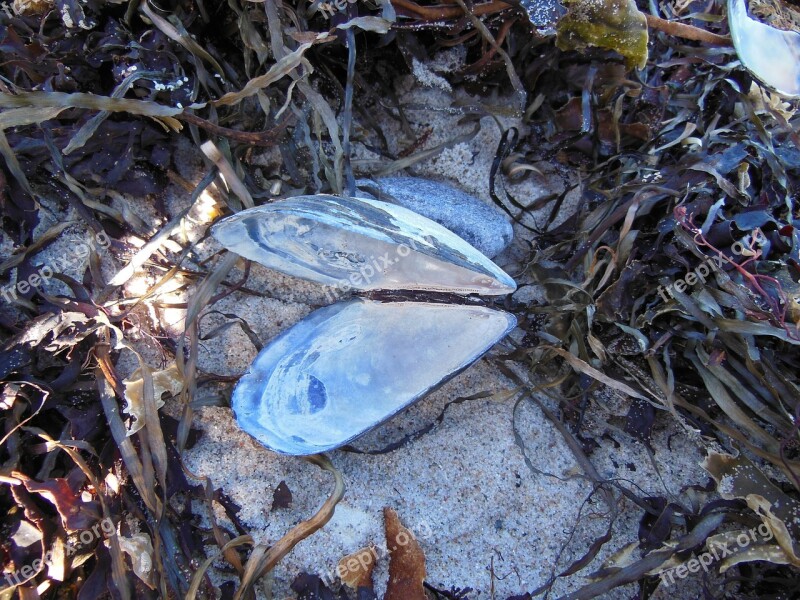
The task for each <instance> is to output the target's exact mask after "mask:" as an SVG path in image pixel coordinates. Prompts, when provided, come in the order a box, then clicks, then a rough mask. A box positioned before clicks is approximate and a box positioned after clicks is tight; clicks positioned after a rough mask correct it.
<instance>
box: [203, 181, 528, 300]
mask: <svg viewBox="0 0 800 600" xmlns="http://www.w3.org/2000/svg"><path fill="white" fill-rule="evenodd" d="M212 234H213V236H214V237H215V238H216V239H217V240H218V241H219V242H220V243H221V244H222V245H224V246H225V247H226V248H228V249H229V250H232V251H233V252H236V253H237V254H240V255H242V256H244V257H245V258H249V259H251V260H254V261H256V262H259V263H261V264H263V265H265V266H267V267H270V268H273V269H276V270H278V271H281V272H283V273H287V274H289V275H294V276H296V277H301V278H303V279H309V280H311V281H315V282H317V283H321V284H324V285H332V286H337V287H338V288H340V289H341V290H342V291H347V290H348V289H355V290H378V289H380V290H427V291H438V292H450V293H455V294H482V295H502V294H508V293H511V292H513V291H514V290H515V289H516V284H515V283H514V280H513V279H511V277H509V276H508V275H507V274H506V273H505V272H504V271H503V270H502V269H500V267H498V266H497V265H495V264H494V263H493V262H492V261H491V260H489V259H488V258H486V256H484V255H483V254H481V253H480V252H478V251H477V250H476V249H475V248H473V247H472V246H470V245H469V244H468V243H467V242H465V241H464V240H463V239H461V238H460V237H459V236H457V235H456V234H454V233H453V232H451V231H449V230H448V229H445V228H444V227H442V226H441V225H439V224H437V223H435V222H434V221H431V220H430V219H427V218H425V217H423V216H420V215H418V214H416V213H414V212H412V211H410V210H408V209H405V208H403V207H401V206H396V205H393V204H388V203H386V202H381V201H378V200H367V199H356V198H341V197H338V196H329V195H325V194H318V195H315V196H297V197H294V198H288V199H286V200H280V201H278V202H273V203H271V204H267V205H264V206H258V207H255V208H250V209H247V210H244V211H242V212H239V213H237V214H235V215H233V216H231V217H228V218H226V219H223V220H222V221H220V222H219V223H218V224H217V225H215V226H214V227H213V229H212Z"/></svg>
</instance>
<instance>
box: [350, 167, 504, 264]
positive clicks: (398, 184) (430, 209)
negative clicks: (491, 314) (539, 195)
mask: <svg viewBox="0 0 800 600" xmlns="http://www.w3.org/2000/svg"><path fill="white" fill-rule="evenodd" d="M356 187H357V188H359V189H358V191H357V192H356V196H357V197H360V198H373V199H377V200H383V201H386V202H393V203H394V204H398V205H400V206H403V207H405V208H408V209H409V210H413V211H414V212H416V213H419V214H420V215H422V216H424V217H428V218H429V219H431V220H432V221H436V222H437V223H439V225H442V226H443V227H447V229H449V230H450V231H452V232H453V233H455V234H457V235H459V236H461V237H462V238H463V239H464V240H466V241H467V242H468V243H469V244H470V245H472V246H473V247H474V248H476V249H477V250H478V251H480V252H481V253H483V254H485V255H486V256H488V257H489V258H493V257H495V256H497V255H498V254H500V253H501V252H502V251H503V250H505V249H506V248H507V247H508V245H509V244H510V243H511V240H512V238H513V237H514V231H513V229H512V227H511V223H510V222H509V220H508V218H507V217H506V215H505V214H504V213H503V212H502V211H501V210H500V209H499V208H497V207H496V206H493V205H491V204H487V203H486V202H483V201H482V200H480V199H479V198H476V197H475V196H472V195H470V194H467V193H466V192H463V191H461V190H459V189H458V188H455V187H453V186H451V185H447V184H445V183H440V182H438V181H430V180H428V179H422V178H421V177H382V178H380V179H377V180H375V181H372V180H370V179H359V180H357V181H356Z"/></svg>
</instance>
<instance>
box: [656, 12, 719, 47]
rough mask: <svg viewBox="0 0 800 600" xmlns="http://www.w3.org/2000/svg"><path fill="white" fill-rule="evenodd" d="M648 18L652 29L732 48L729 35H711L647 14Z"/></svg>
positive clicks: (701, 30)
mask: <svg viewBox="0 0 800 600" xmlns="http://www.w3.org/2000/svg"><path fill="white" fill-rule="evenodd" d="M645 17H647V26H648V27H650V28H651V29H658V30H659V31H663V32H664V33H666V34H668V35H674V36H675V37H680V38H684V39H686V40H694V41H696V42H705V43H706V44H711V45H713V46H730V45H731V38H730V36H727V35H718V34H716V33H711V32H710V31H706V30H705V29H700V28H699V27H695V26H694V25H687V24H686V23H679V22H678V21H667V20H666V19H662V18H661V17H656V16H655V15H648V14H645Z"/></svg>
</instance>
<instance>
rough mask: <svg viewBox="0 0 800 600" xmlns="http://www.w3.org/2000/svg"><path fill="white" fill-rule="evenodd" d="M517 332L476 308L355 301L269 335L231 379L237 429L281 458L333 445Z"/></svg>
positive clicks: (506, 317) (510, 320)
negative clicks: (266, 343)
mask: <svg viewBox="0 0 800 600" xmlns="http://www.w3.org/2000/svg"><path fill="white" fill-rule="evenodd" d="M515 325H516V318H515V317H514V316H513V315H511V314H508V313H505V312H502V311H498V310H493V309H490V308H486V307H483V306H462V305H454V304H433V303H420V302H390V303H382V302H377V301H374V300H365V299H362V298H356V299H353V300H349V301H346V302H339V303H336V304H333V305H331V306H327V307H325V308H321V309H319V310H317V311H315V312H313V313H311V315H309V316H308V317H306V318H305V319H303V320H302V321H300V322H299V323H297V324H296V325H295V326H294V327H292V328H291V329H289V330H287V331H285V332H284V333H282V334H281V335H280V336H278V337H277V338H276V339H275V340H274V341H273V342H272V343H271V344H270V345H269V346H267V347H266V348H264V350H262V351H261V353H260V354H259V355H258V357H257V358H256V359H255V361H253V364H252V365H251V366H250V369H249V370H248V372H247V373H246V374H245V375H244V376H243V377H242V378H241V379H240V380H239V383H238V385H237V387H236V389H235V391H234V393H233V399H232V406H233V410H234V412H235V414H236V419H237V421H238V423H239V426H240V427H241V428H242V429H243V430H244V431H246V432H247V433H249V434H250V435H252V436H253V437H254V438H256V439H257V440H258V441H259V442H260V443H261V444H263V445H264V446H266V447H267V448H270V449H272V450H274V451H276V452H280V453H283V454H293V455H305V454H314V453H317V452H324V451H327V450H331V449H333V448H337V447H338V446H341V445H343V444H345V443H347V442H348V441H350V440H352V439H353V438H355V437H357V436H358V435H360V434H362V433H364V432H366V431H367V430H369V429H371V428H372V427H374V426H375V425H377V424H379V423H381V422H383V421H385V420H386V419H388V418H390V417H392V416H393V415H395V414H396V413H397V412H398V411H400V410H402V409H403V408H405V407H406V406H408V405H409V404H411V403H412V402H414V401H415V400H417V399H419V398H421V397H422V396H424V395H425V394H426V393H428V392H429V391H431V390H432V389H433V388H435V387H436V386H438V385H439V384H441V383H442V382H444V381H446V380H447V379H449V378H450V377H452V376H454V375H455V374H457V373H458V372H460V371H461V370H463V369H465V368H466V367H468V366H469V365H470V364H472V363H473V362H474V361H476V360H477V359H478V358H480V357H481V356H482V355H483V354H484V353H485V352H486V351H487V350H488V349H489V348H491V347H492V345H494V344H495V343H496V342H497V341H498V340H500V339H501V338H503V337H504V336H505V335H506V334H507V333H508V332H509V331H511V329H513V328H514V326H515Z"/></svg>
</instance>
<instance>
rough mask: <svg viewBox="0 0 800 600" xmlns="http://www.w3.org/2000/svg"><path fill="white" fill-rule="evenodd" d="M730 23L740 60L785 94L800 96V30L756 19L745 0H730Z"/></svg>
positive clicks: (770, 86)
mask: <svg viewBox="0 0 800 600" xmlns="http://www.w3.org/2000/svg"><path fill="white" fill-rule="evenodd" d="M728 27H729V28H730V30H731V37H732V38H733V45H734V46H735V47H736V53H737V54H738V55H739V60H741V61H742V64H743V65H744V66H745V68H747V70H748V71H750V72H751V73H752V74H753V76H754V77H755V78H756V79H758V80H759V81H760V82H762V83H763V84H764V85H766V86H767V87H769V88H771V89H773V90H775V91H776V92H778V93H779V94H781V95H782V96H787V97H790V98H797V97H800V34H798V33H797V32H795V31H783V30H781V29H776V28H775V27H771V26H769V25H766V24H764V23H762V22H760V21H758V20H756V19H753V18H752V17H750V16H749V15H748V14H747V5H746V4H745V0H728Z"/></svg>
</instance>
